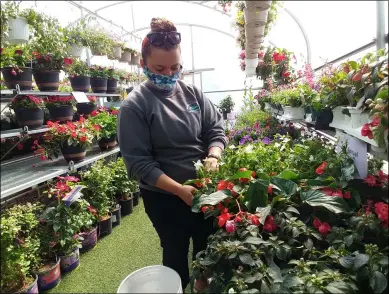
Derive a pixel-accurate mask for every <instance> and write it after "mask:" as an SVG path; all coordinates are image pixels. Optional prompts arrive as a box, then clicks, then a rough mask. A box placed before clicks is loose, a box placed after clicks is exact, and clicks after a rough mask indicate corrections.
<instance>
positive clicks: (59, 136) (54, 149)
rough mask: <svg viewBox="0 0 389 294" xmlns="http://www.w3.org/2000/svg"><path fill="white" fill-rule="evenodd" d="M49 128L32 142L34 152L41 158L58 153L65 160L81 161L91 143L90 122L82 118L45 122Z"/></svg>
mask: <svg viewBox="0 0 389 294" xmlns="http://www.w3.org/2000/svg"><path fill="white" fill-rule="evenodd" d="M47 126H48V127H49V130H48V131H47V132H46V133H45V134H44V135H43V136H42V140H36V141H35V142H34V146H35V147H34V149H35V153H36V154H38V155H40V156H41V159H42V160H45V159H50V160H53V159H54V158H57V157H58V156H59V154H60V153H62V155H63V157H64V158H65V160H66V161H67V162H70V161H71V160H72V161H74V162H79V161H83V160H84V159H85V155H86V150H87V148H88V147H89V146H91V145H92V143H93V138H94V137H93V131H92V127H91V125H90V123H89V122H88V121H87V120H85V119H84V118H82V117H81V118H80V120H79V121H75V122H69V121H68V122H67V123H66V124H59V123H57V122H51V121H48V122H47Z"/></svg>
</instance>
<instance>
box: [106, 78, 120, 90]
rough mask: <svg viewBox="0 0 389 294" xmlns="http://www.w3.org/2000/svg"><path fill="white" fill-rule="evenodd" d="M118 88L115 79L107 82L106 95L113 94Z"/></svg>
mask: <svg viewBox="0 0 389 294" xmlns="http://www.w3.org/2000/svg"><path fill="white" fill-rule="evenodd" d="M117 88H118V81H117V80H115V79H109V80H107V93H109V94H115V93H116V89H117Z"/></svg>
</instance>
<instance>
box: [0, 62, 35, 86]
mask: <svg viewBox="0 0 389 294" xmlns="http://www.w3.org/2000/svg"><path fill="white" fill-rule="evenodd" d="M19 69H20V70H21V72H18V71H15V72H16V75H13V74H12V71H13V68H12V67H4V68H2V69H1V73H2V74H3V77H4V84H5V85H6V86H7V88H8V89H16V85H19V87H20V90H27V91H28V90H31V89H32V68H30V67H19Z"/></svg>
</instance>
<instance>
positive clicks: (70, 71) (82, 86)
mask: <svg viewBox="0 0 389 294" xmlns="http://www.w3.org/2000/svg"><path fill="white" fill-rule="evenodd" d="M64 71H65V72H66V73H67V75H68V76H69V80H70V83H71V85H72V89H73V91H78V92H86V93H87V92H89V89H90V70H89V66H88V65H87V64H86V62H84V61H82V60H80V59H77V58H73V59H72V63H71V64H67V65H65V67H64Z"/></svg>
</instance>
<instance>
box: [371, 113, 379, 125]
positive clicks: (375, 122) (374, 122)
mask: <svg viewBox="0 0 389 294" xmlns="http://www.w3.org/2000/svg"><path fill="white" fill-rule="evenodd" d="M380 124H381V119H380V117H379V116H378V115H377V116H375V117H374V119H373V121H372V122H371V123H370V126H372V127H377V126H379V125H380Z"/></svg>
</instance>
